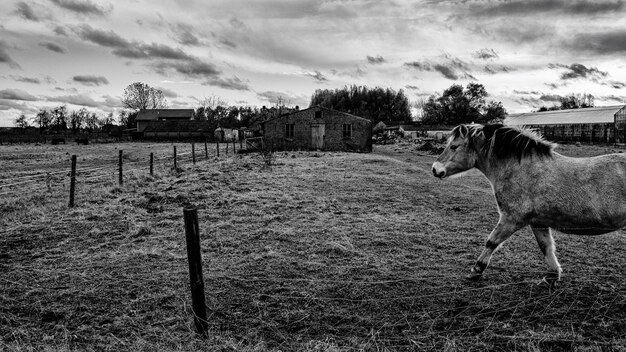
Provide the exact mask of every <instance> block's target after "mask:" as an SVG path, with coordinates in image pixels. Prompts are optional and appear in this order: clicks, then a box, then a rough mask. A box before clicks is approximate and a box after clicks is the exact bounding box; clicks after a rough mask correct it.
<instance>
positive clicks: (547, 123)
mask: <svg viewBox="0 0 626 352" xmlns="http://www.w3.org/2000/svg"><path fill="white" fill-rule="evenodd" d="M504 123H505V124H507V125H511V126H525V127H529V128H532V129H535V130H537V131H538V132H540V133H541V135H542V136H543V137H544V138H546V139H549V140H555V141H566V142H567V141H580V142H590V143H625V142H626V106H625V105H616V106H602V107H593V108H580V109H569V110H554V111H542V112H531V113H524V114H511V115H509V116H507V118H506V119H505V120H504Z"/></svg>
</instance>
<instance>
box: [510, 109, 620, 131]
mask: <svg viewBox="0 0 626 352" xmlns="http://www.w3.org/2000/svg"><path fill="white" fill-rule="evenodd" d="M622 108H624V105H615V106H601V107H595V108H581V109H569V110H554V111H542V112H529V113H523V114H511V115H509V116H507V117H506V119H505V120H504V123H505V124H507V125H518V126H530V125H572V124H583V123H613V122H615V114H616V113H617V112H618V111H619V110H621V109H622Z"/></svg>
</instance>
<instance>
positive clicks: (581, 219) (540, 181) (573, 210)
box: [510, 153, 626, 235]
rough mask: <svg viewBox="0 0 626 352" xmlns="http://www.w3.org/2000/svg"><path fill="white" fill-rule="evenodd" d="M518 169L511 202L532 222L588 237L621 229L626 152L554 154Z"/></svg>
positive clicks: (625, 213) (625, 220)
mask: <svg viewBox="0 0 626 352" xmlns="http://www.w3.org/2000/svg"><path fill="white" fill-rule="evenodd" d="M523 168H524V169H525V170H522V172H521V173H520V174H518V175H517V176H516V177H513V178H512V179H511V180H510V182H511V183H512V184H515V183H520V184H523V185H522V186H520V185H517V186H512V189H515V188H516V187H518V188H520V190H519V192H520V198H519V199H518V200H517V202H518V204H517V205H516V206H520V208H521V209H523V210H522V211H523V212H525V216H526V217H528V218H529V219H530V220H529V222H530V224H531V225H533V226H540V227H551V228H555V229H558V230H560V231H562V232H566V233H575V234H587V235H596V234H602V233H607V232H611V231H614V230H617V229H620V228H623V227H626V155H624V154H608V155H601V156H596V157H590V158H571V157H566V156H563V155H560V154H557V153H554V155H553V157H552V158H549V159H544V160H542V161H538V162H531V163H528V164H526V165H525V166H523ZM521 188H523V189H521ZM511 205H513V204H511ZM513 206H515V205H513Z"/></svg>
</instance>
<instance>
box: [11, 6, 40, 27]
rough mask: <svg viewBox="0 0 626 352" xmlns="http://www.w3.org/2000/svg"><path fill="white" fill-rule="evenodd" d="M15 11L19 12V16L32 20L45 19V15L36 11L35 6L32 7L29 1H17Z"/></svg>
mask: <svg viewBox="0 0 626 352" xmlns="http://www.w3.org/2000/svg"><path fill="white" fill-rule="evenodd" d="M15 12H16V13H17V15H18V16H20V17H22V18H24V19H27V20H30V21H35V22H39V21H41V20H42V19H43V17H41V16H39V15H38V14H37V13H35V10H33V8H32V7H30V5H28V4H27V3H25V2H23V1H20V2H18V3H17V9H16V10H15Z"/></svg>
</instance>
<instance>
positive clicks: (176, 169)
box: [174, 146, 178, 172]
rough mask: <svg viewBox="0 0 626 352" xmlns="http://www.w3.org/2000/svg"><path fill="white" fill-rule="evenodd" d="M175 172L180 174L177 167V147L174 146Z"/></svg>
mask: <svg viewBox="0 0 626 352" xmlns="http://www.w3.org/2000/svg"><path fill="white" fill-rule="evenodd" d="M174 171H177V172H178V165H176V146H174Z"/></svg>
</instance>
